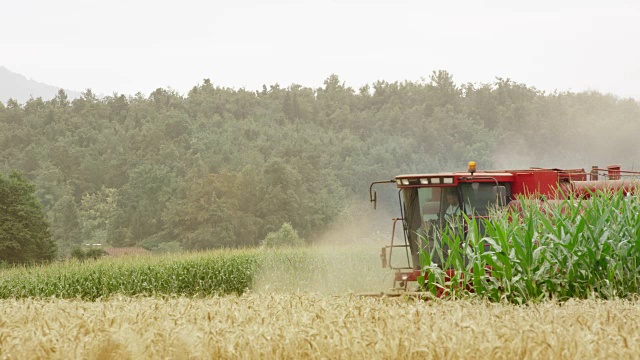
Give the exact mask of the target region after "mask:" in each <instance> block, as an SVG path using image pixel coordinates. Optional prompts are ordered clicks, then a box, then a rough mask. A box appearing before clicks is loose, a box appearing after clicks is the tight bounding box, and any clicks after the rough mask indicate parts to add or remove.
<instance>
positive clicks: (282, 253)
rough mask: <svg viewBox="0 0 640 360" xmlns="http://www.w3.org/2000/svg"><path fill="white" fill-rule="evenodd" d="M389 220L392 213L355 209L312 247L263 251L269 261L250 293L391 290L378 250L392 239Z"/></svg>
mask: <svg viewBox="0 0 640 360" xmlns="http://www.w3.org/2000/svg"><path fill="white" fill-rule="evenodd" d="M391 214H392V212H391V211H389V210H380V209H379V210H377V211H374V210H373V209H372V208H371V206H370V205H369V204H366V206H365V205H364V204H357V205H355V206H354V205H352V206H350V207H348V209H347V210H346V215H345V216H342V217H341V218H340V219H339V220H338V221H337V222H336V223H335V224H333V225H332V226H330V227H329V228H328V229H327V230H326V231H325V232H323V233H322V234H321V235H319V236H317V237H316V238H314V239H312V241H311V242H312V244H313V245H310V246H308V247H304V248H289V249H279V250H265V252H266V254H265V256H266V259H267V260H266V261H265V262H264V264H263V265H262V268H261V269H260V271H259V272H258V275H257V277H256V279H255V281H254V287H253V289H252V290H253V291H255V292H263V293H272V292H273V293H322V294H346V293H360V292H383V291H387V290H388V289H389V288H391V287H392V285H393V273H392V271H391V270H389V269H383V268H382V262H381V259H380V249H381V247H382V246H384V245H388V244H389V241H390V238H391V220H390V219H391V218H392V217H393V216H392V215H391ZM385 218H386V220H384V221H383V219H385ZM396 236H402V235H401V234H396Z"/></svg>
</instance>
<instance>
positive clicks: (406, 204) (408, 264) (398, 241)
mask: <svg viewBox="0 0 640 360" xmlns="http://www.w3.org/2000/svg"><path fill="white" fill-rule="evenodd" d="M639 175H640V172H632V171H623V170H621V167H620V166H619V165H611V166H608V167H607V168H606V169H600V168H598V167H596V166H594V167H592V169H591V171H590V172H589V173H587V172H585V170H584V169H544V168H531V169H526V170H484V171H476V164H475V162H473V161H472V162H469V166H468V169H467V171H466V172H453V173H437V174H410V175H398V176H396V177H395V179H393V180H386V181H377V182H374V183H372V184H371V185H370V186H369V198H370V201H371V202H372V203H373V205H374V209H375V208H376V205H377V196H376V192H375V190H374V186H375V185H378V184H395V185H396V187H397V188H398V191H399V194H398V198H399V205H400V217H397V218H394V219H392V221H393V226H392V232H391V234H392V235H391V241H390V244H389V245H387V246H384V247H383V248H382V250H381V254H380V257H381V260H382V267H384V268H390V269H392V270H394V271H395V274H394V281H393V288H392V290H391V291H390V292H389V293H388V294H387V295H394V294H396V295H397V294H402V293H406V292H407V291H414V290H416V289H419V287H418V283H417V280H418V277H419V276H420V275H422V273H421V272H422V269H421V263H420V253H421V252H423V251H428V252H431V250H433V249H434V247H435V246H438V247H440V248H442V247H441V245H442V244H441V234H442V233H443V231H445V229H446V227H447V226H453V225H452V222H456V221H462V222H465V221H466V220H465V219H476V220H478V221H477V224H478V226H479V229H478V230H479V232H480V234H481V235H482V234H483V232H484V229H483V228H482V224H483V221H481V220H482V219H486V218H489V216H490V210H491V209H494V208H501V207H505V206H510V205H513V204H514V203H517V201H518V200H517V199H518V198H521V197H524V198H530V199H539V200H544V201H551V202H553V201H555V200H563V199H566V198H567V197H575V198H583V199H586V198H589V197H590V195H591V194H593V193H594V192H596V191H598V190H611V191H620V190H623V191H625V192H630V191H633V190H634V189H636V188H638V187H640V185H639V182H638V176H639ZM466 225H467V224H464V228H465V229H466V228H467V226H466ZM398 229H401V230H402V238H400V237H399V236H396V230H398ZM465 236H466V235H465ZM486 246H487V245H485V247H486ZM443 250H444V251H443V253H444V254H446V250H447V249H443ZM394 254H395V255H394ZM445 256H446V255H445ZM431 261H432V263H435V264H436V265H437V266H440V267H442V266H443V264H444V263H445V261H446V259H441V258H439V257H438V256H435V257H432V259H431ZM444 270H447V272H448V273H449V272H452V271H453V269H444Z"/></svg>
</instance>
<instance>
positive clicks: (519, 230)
mask: <svg viewBox="0 0 640 360" xmlns="http://www.w3.org/2000/svg"><path fill="white" fill-rule="evenodd" d="M521 204H522V205H521V207H520V208H518V209H516V208H514V209H509V210H506V211H502V213H499V214H497V215H496V216H494V217H492V219H490V220H484V221H483V224H482V225H483V226H484V228H485V229H486V232H485V234H484V236H481V235H480V233H479V231H478V229H479V225H480V224H479V223H478V222H475V221H469V222H468V223H469V228H468V232H467V236H461V235H460V234H462V233H464V229H463V228H462V226H463V225H460V226H459V227H458V228H457V229H454V230H452V229H451V228H448V229H447V231H445V232H444V234H443V243H444V244H446V246H443V247H440V248H434V249H433V250H432V251H431V252H430V253H429V252H424V253H423V254H421V255H422V263H423V264H424V270H425V277H424V278H423V279H422V280H421V282H422V281H424V282H423V286H424V287H425V289H426V290H429V291H430V292H431V293H437V292H438V291H442V290H443V289H445V290H446V291H445V293H446V294H448V295H450V296H454V297H455V296H465V295H468V289H471V288H472V289H473V291H474V292H475V294H474V295H475V296H480V297H482V298H486V299H489V300H491V301H503V300H506V301H509V302H513V303H520V304H522V303H528V302H532V301H541V300H544V299H550V298H553V299H558V300H561V301H565V300H568V299H572V298H580V299H587V298H601V299H615V298H627V297H632V296H635V295H637V294H638V293H639V292H640V199H639V198H638V197H637V196H627V195H625V194H623V193H622V192H618V193H612V192H599V193H597V194H594V196H593V197H592V198H591V199H589V200H582V199H567V200H563V201H560V202H556V203H550V202H542V203H540V202H539V201H537V200H534V201H531V200H527V199H521ZM467 220H469V219H467ZM487 245H488V247H487ZM444 248H448V249H450V250H449V251H448V252H447V254H446V257H448V258H447V261H446V264H444V266H443V268H439V267H437V266H433V264H432V261H431V259H432V258H433V257H434V256H439V257H440V258H443V257H444V256H443V255H444V254H443V252H444V250H443V249H444ZM444 269H453V270H455V275H454V276H453V277H449V276H447V275H448V274H447V272H446V271H445V270H444Z"/></svg>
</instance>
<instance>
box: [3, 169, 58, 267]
mask: <svg viewBox="0 0 640 360" xmlns="http://www.w3.org/2000/svg"><path fill="white" fill-rule="evenodd" d="M34 193H35V187H34V186H33V185H31V184H29V183H28V182H27V181H26V180H25V179H24V178H23V177H22V175H20V174H18V173H16V172H13V173H12V174H11V175H9V177H4V176H2V175H0V261H4V262H7V263H11V264H30V263H36V262H42V261H47V260H52V259H53V258H54V257H55V255H56V251H57V248H56V244H55V243H54V241H53V240H52V238H51V233H50V232H49V224H48V223H47V221H46V217H45V214H44V211H43V210H42V206H41V205H40V203H39V202H38V200H37V199H36V197H35V195H34Z"/></svg>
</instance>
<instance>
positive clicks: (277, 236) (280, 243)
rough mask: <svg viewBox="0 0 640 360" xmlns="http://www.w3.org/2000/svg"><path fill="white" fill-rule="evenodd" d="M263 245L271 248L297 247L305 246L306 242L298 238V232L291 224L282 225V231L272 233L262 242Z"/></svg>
mask: <svg viewBox="0 0 640 360" xmlns="http://www.w3.org/2000/svg"><path fill="white" fill-rule="evenodd" d="M262 245H263V246H265V247H269V248H276V247H296V246H302V245H304V240H303V239H301V238H300V236H298V232H297V231H296V230H295V229H294V228H293V227H292V226H291V224H289V223H284V224H282V227H280V230H278V231H274V232H270V233H269V234H267V237H265V238H264V240H262Z"/></svg>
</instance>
